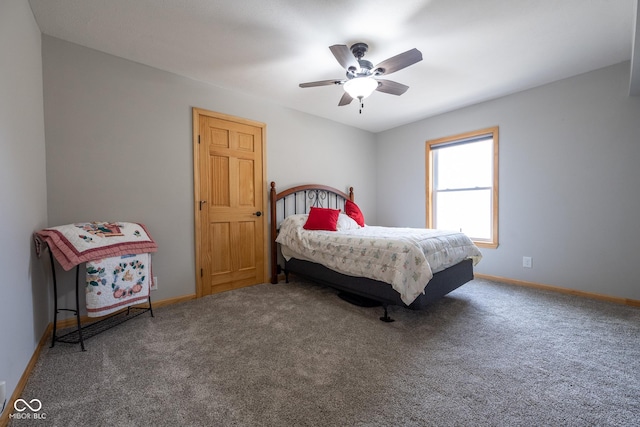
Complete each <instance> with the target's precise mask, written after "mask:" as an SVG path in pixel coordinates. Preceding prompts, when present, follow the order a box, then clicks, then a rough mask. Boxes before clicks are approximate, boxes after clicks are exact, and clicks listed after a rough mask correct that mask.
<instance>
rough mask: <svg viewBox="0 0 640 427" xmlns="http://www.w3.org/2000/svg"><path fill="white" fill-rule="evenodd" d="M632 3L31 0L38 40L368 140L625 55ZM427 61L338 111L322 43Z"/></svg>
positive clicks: (333, 73) (335, 73)
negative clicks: (389, 90) (396, 91)
mask: <svg viewBox="0 0 640 427" xmlns="http://www.w3.org/2000/svg"><path fill="white" fill-rule="evenodd" d="M636 1H637V0H391V1H390V0H385V1H382V0H30V4H31V7H32V9H33V12H34V15H35V18H36V21H37V23H38V25H39V27H40V29H41V31H42V32H43V33H44V34H47V35H50V36H54V37H58V38H60V39H63V40H67V41H70V42H73V43H77V44H79V45H83V46H87V47H90V48H93V49H97V50H100V51H103V52H107V53H110V54H113V55H117V56H119V57H122V58H126V59H129V60H132V61H136V62H139V63H143V64H147V65H150V66H152V67H155V68H159V69H162V70H166V71H170V72H173V73H176V74H179V75H183V76H187V77H190V78H192V79H195V80H199V81H203V82H208V83H211V84H213V85H216V86H219V87H224V88H228V89H234V90H237V91H241V92H245V93H249V94H252V95H255V96H258V97H261V98H268V99H269V100H271V101H273V102H276V103H278V104H281V105H283V106H286V107H290V108H293V109H296V110H300V111H304V112H307V113H310V114H314V115H317V116H321V117H325V118H328V119H331V120H334V121H337V122H341V123H344V124H347V125H350V126H354V127H357V128H361V129H365V130H369V131H371V132H379V131H383V130H386V129H389V128H393V127H396V126H400V125H403V124H406V123H410V122H413V121H416V120H419V119H422V118H425V117H428V116H432V115H436V114H439V113H442V112H445V111H450V110H453V109H456V108H460V107H463V106H467V105H471V104H475V103H478V102H481V101H485V100H489V99H493V98H496V97H500V96H504V95H507V94H510V93H514V92H518V91H521V90H524V89H528V88H532V87H535V86H539V85H542V84H545V83H548V82H552V81H555V80H559V79H562V78H566V77H569V76H573V75H577V74H580V73H584V72H587V71H591V70H595V69H598V68H602V67H606V66H608V65H612V64H616V63H619V62H622V61H626V60H630V59H631V55H632V48H633V46H632V41H633V40H634V38H635V28H634V26H635V20H634V15H635V14H636V9H635V7H636ZM355 42H365V43H367V44H368V45H369V52H368V53H367V55H366V56H365V59H368V60H369V61H371V62H373V63H374V64H376V63H379V62H381V61H382V60H384V59H387V58H388V57H391V56H394V55H396V54H398V53H401V52H404V51H406V50H409V49H411V48H414V47H415V48H417V49H419V50H420V51H421V52H422V54H423V57H424V59H423V60H422V61H421V62H418V63H417V64H415V65H413V66H411V67H408V68H405V69H403V70H400V71H398V72H396V73H394V74H392V75H390V76H388V77H385V78H388V79H389V80H394V81H397V82H400V83H403V84H406V85H408V86H410V89H409V90H408V91H407V92H406V93H405V94H404V95H402V96H394V95H389V94H385V93H380V92H374V93H373V94H372V95H371V96H370V97H369V98H367V99H365V108H364V110H363V111H362V114H358V103H357V102H356V101H354V102H352V103H351V104H350V105H348V106H344V107H338V101H339V99H340V97H341V96H342V93H343V92H342V91H343V90H342V87H341V86H324V87H314V88H305V89H302V88H299V87H298V84H299V83H302V82H309V81H316V80H327V79H341V78H343V77H344V70H343V69H342V68H341V66H340V65H339V64H338V62H337V61H336V60H335V58H334V57H333V55H332V54H331V52H330V51H329V46H331V45H334V44H346V45H348V46H350V45H351V44H353V43H355Z"/></svg>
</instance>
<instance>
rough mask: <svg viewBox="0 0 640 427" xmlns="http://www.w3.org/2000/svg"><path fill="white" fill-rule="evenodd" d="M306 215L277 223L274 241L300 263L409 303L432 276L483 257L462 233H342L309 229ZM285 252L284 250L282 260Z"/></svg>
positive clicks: (409, 230)
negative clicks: (371, 284) (380, 286)
mask: <svg viewBox="0 0 640 427" xmlns="http://www.w3.org/2000/svg"><path fill="white" fill-rule="evenodd" d="M306 220H307V215H293V216H290V217H288V218H286V219H285V220H284V221H283V222H282V224H281V225H280V232H279V234H278V238H277V239H276V242H278V243H280V244H281V245H283V246H284V247H287V248H288V249H290V250H291V251H293V252H295V253H296V254H299V255H301V256H302V257H304V259H307V260H310V261H313V262H316V263H318V264H322V265H324V266H325V267H328V268H330V269H332V270H335V271H337V272H340V273H342V274H346V275H349V276H359V277H367V278H370V279H374V280H380V281H382V282H386V283H389V284H391V286H393V289H395V290H396V291H397V292H398V293H400V296H401V298H402V301H403V302H404V303H405V304H407V305H409V304H411V303H412V302H413V300H415V299H416V298H417V297H418V296H419V295H420V294H421V293H424V288H425V286H426V285H427V283H428V282H429V280H431V278H432V277H433V274H434V273H437V272H438V271H442V270H444V269H446V268H448V267H451V266H453V265H455V264H457V263H459V262H460V261H462V260H464V259H467V258H471V259H472V260H473V265H476V264H477V263H478V262H479V261H480V259H481V258H482V254H481V253H480V251H479V250H478V248H477V247H476V246H475V245H474V244H473V242H472V241H471V239H469V237H468V236H466V235H465V234H463V233H459V232H455V231H441V230H431V229H420V228H394V227H376V226H366V227H362V228H359V229H353V230H343V231H309V230H305V229H304V228H303V225H304V223H305V222H306ZM288 253H289V254H290V252H288V251H284V250H283V254H285V257H286V256H287V254H288Z"/></svg>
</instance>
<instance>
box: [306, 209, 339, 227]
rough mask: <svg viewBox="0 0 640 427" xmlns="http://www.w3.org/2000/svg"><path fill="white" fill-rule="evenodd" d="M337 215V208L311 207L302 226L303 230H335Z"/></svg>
mask: <svg viewBox="0 0 640 427" xmlns="http://www.w3.org/2000/svg"><path fill="white" fill-rule="evenodd" d="M339 216H340V210H339V209H328V208H311V211H310V212H309V217H308V218H307V222H306V223H305V224H304V226H303V228H304V229H305V230H326V231H337V230H338V217H339Z"/></svg>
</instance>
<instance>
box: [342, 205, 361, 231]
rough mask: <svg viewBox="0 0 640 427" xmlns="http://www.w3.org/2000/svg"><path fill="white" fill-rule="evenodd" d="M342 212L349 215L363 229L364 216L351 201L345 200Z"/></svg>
mask: <svg viewBox="0 0 640 427" xmlns="http://www.w3.org/2000/svg"><path fill="white" fill-rule="evenodd" d="M344 212H345V213H346V214H347V215H349V216H350V217H351V218H353V220H354V221H355V222H357V223H358V225H359V226H360V227H364V215H363V214H362V211H361V210H360V208H359V207H358V205H356V204H355V203H353V202H352V201H351V200H347V201H346V202H345V204H344Z"/></svg>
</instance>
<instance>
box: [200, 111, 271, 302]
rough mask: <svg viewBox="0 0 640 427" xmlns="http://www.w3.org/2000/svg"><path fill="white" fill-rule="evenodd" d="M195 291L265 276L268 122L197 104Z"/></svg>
mask: <svg viewBox="0 0 640 427" xmlns="http://www.w3.org/2000/svg"><path fill="white" fill-rule="evenodd" d="M193 115H194V170H195V202H196V206H195V212H196V263H197V265H196V277H197V281H196V282H197V289H196V296H197V297H201V296H204V295H209V294H212V293H216V292H222V291H226V290H230V289H236V288H240V287H244V286H250V285H255V284H258V283H264V282H265V281H266V277H265V274H266V270H267V268H266V264H265V261H266V256H265V253H266V245H267V242H266V240H265V237H266V235H267V233H266V225H267V224H266V216H265V215H264V213H265V210H266V205H265V203H266V187H265V184H264V182H265V177H264V168H265V156H264V152H265V147H264V145H265V144H264V131H265V125H264V124H262V123H257V122H252V121H249V120H245V119H239V118H235V117H231V116H226V115H222V114H219V113H213V112H211V111H205V110H201V109H197V108H194V109H193Z"/></svg>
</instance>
